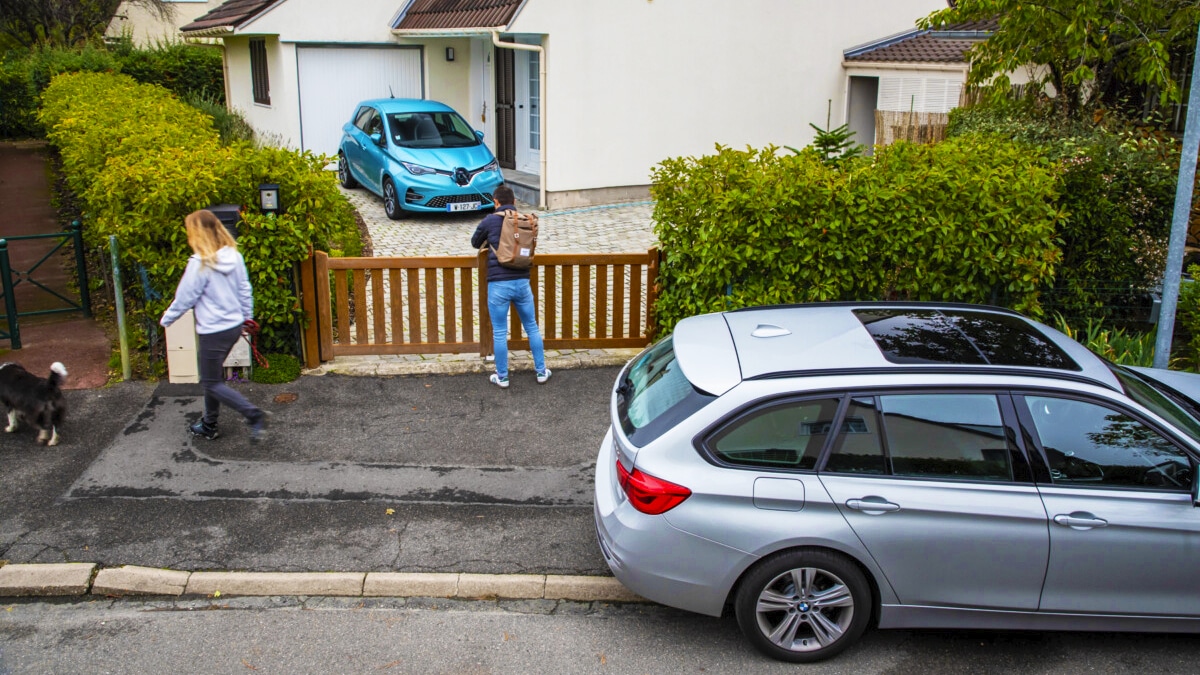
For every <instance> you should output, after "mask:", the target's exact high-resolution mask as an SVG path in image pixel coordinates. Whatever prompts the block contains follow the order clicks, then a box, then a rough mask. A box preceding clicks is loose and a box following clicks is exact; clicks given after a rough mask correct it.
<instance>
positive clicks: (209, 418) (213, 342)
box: [199, 326, 262, 426]
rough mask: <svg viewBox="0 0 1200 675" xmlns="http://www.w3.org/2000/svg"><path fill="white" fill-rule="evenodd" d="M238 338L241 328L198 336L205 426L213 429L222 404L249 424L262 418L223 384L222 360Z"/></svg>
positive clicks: (254, 408)
mask: <svg viewBox="0 0 1200 675" xmlns="http://www.w3.org/2000/svg"><path fill="white" fill-rule="evenodd" d="M241 336H242V327H241V326H238V327H236V328H230V329H229V330H224V331H221V332H220V333H208V334H204V333H201V334H200V335H199V338H200V384H201V385H202V386H203V387H204V423H205V424H207V425H210V426H216V424H217V413H219V412H220V411H221V404H222V403H224V404H225V405H227V406H229V407H230V408H233V409H234V410H236V411H238V412H239V413H241V415H242V416H243V417H245V418H246V420H247V421H250V422H252V421H254V420H256V419H258V418H259V416H261V415H262V411H261V410H259V409H258V408H257V407H256V406H255V405H254V404H253V403H251V402H250V401H247V400H246V397H245V396H242V395H241V394H240V393H238V392H237V391H236V390H235V389H233V388H231V387H230V386H229V385H227V384H225V365H224V364H225V359H226V358H227V357H228V356H229V351H230V350H231V349H233V345H235V344H237V341H238V338H240V337H241Z"/></svg>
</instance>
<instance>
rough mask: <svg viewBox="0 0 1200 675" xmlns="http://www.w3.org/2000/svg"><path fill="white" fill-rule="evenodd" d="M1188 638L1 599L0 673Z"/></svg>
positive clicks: (529, 669) (953, 659)
mask: <svg viewBox="0 0 1200 675" xmlns="http://www.w3.org/2000/svg"><path fill="white" fill-rule="evenodd" d="M1198 658H1200V637H1195V636H1170V635H1117V634H1105V633H1084V634H1071V633H1046V634H1039V633H993V632H979V631H971V632H967V631H960V632H950V631H947V632H935V631H873V632H869V633H867V635H866V636H865V637H864V639H863V641H862V642H861V643H859V644H858V645H857V646H855V647H852V648H851V649H850V650H849V651H847V652H845V653H844V654H842V655H841V656H839V657H837V658H835V659H833V660H831V661H826V662H823V663H819V664H814V665H807V666H796V665H793V664H785V663H780V662H775V661H771V660H768V659H766V658H764V657H762V656H759V655H758V654H757V653H756V652H755V651H753V649H751V648H750V646H749V645H748V644H747V643H746V642H745V641H744V640H742V639H741V637H740V635H739V634H738V632H737V625H736V622H735V621H733V620H732V619H713V618H709V617H703V616H698V615H694V614H687V613H685V612H679V611H675V610H670V609H667V608H663V607H658V606H653V605H623V606H621V605H593V604H583V603H562V602H557V603H556V602H549V601H526V602H515V601H514V602H455V601H447V600H442V599H430V598H424V599H412V600H392V599H376V600H368V601H363V600H361V599H354V600H351V599H345V598H326V599H308V600H306V601H302V600H298V599H293V598H230V599H228V600H223V601H221V602H214V601H208V600H192V601H149V602H138V601H130V600H122V601H116V602H113V601H105V600H93V601H89V602H68V603H47V602H13V603H8V604H5V605H0V674H2V675H16V674H18V673H20V674H22V675H23V674H26V673H46V674H53V675H59V674H61V673H122V674H140V673H145V674H147V675H150V674H153V675H157V674H158V673H164V672H166V673H197V674H201V673H251V672H252V673H286V674H292V673H456V674H461V673H466V674H485V673H554V674H555V675H559V674H574V673H631V674H648V673H687V674H689V675H691V674H695V673H750V672H754V673H798V672H803V673H806V674H812V675H830V674H834V673H854V674H855V675H875V674H881V675H882V674H887V675H910V674H911V675H924V674H925V673H954V674H956V675H957V674H960V673H1014V674H1020V675H1038V674H1043V673H1044V674H1047V675H1050V674H1054V675H1059V674H1074V673H1081V674H1082V673H1089V674H1098V675H1108V674H1116V673H1155V674H1156V675H1157V674H1160V673H1161V674H1166V673H1194V672H1195V671H1196V665H1195V664H1196V661H1197V659H1198Z"/></svg>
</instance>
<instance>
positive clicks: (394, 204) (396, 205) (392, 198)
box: [383, 178, 404, 220]
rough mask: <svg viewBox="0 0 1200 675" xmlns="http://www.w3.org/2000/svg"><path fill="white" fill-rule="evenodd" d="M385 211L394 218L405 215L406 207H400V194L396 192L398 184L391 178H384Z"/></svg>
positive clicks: (398, 218)
mask: <svg viewBox="0 0 1200 675" xmlns="http://www.w3.org/2000/svg"><path fill="white" fill-rule="evenodd" d="M383 212H384V213H386V214H387V217H388V218H391V219H392V220H400V219H401V218H403V217H404V209H402V208H400V195H398V194H396V184H395V183H393V182H392V179H391V178H384V179H383Z"/></svg>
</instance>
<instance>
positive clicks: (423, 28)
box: [392, 0, 526, 37]
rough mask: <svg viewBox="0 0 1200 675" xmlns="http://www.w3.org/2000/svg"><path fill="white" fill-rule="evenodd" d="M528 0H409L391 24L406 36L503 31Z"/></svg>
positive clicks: (395, 29) (439, 35) (455, 35)
mask: <svg viewBox="0 0 1200 675" xmlns="http://www.w3.org/2000/svg"><path fill="white" fill-rule="evenodd" d="M525 2H526V0H409V1H408V3H407V4H406V5H405V6H404V8H403V9H401V10H400V12H399V14H398V15H397V16H396V20H395V22H394V23H393V24H392V33H393V34H395V35H398V36H404V37H464V36H481V35H487V34H490V33H492V32H493V31H503V30H505V28H506V27H507V26H509V25H510V24H511V23H512V20H513V18H514V17H515V16H516V15H517V14H518V13H519V12H520V10H521V8H522V7H524V5H525Z"/></svg>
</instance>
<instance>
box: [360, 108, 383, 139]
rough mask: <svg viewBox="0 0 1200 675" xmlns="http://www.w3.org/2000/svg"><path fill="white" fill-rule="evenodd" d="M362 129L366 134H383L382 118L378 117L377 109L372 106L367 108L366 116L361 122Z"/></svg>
mask: <svg viewBox="0 0 1200 675" xmlns="http://www.w3.org/2000/svg"><path fill="white" fill-rule="evenodd" d="M362 130H363V131H364V132H366V134H367V135H368V136H373V135H375V134H383V120H382V119H381V118H380V117H379V111H377V110H375V109H374V108H370V109H368V110H367V117H366V121H365V122H364V124H363V128H362Z"/></svg>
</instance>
